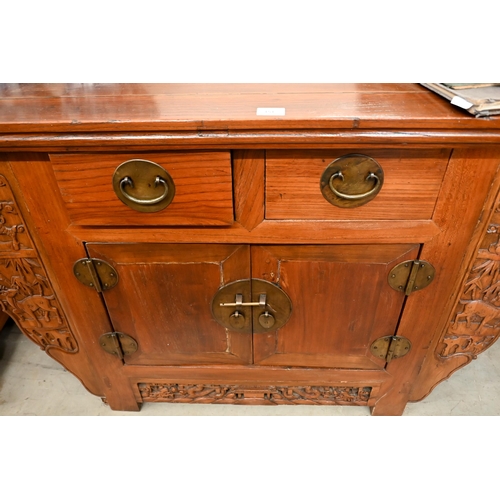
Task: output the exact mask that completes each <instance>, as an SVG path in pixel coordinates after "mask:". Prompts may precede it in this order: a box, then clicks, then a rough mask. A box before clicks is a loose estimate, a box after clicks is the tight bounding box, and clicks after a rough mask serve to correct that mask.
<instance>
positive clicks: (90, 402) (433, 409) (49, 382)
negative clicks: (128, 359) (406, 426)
mask: <svg viewBox="0 0 500 500" xmlns="http://www.w3.org/2000/svg"><path fill="white" fill-rule="evenodd" d="M0 415H14V416H15V415H127V416H143V415H167V416H168V415H178V416H179V415H200V416H202V415H219V416H222V415H234V416H237V415H246V416H251V415H268V416H271V415H275V416H279V415H306V416H307V415H310V416H313V415H318V416H319V415H323V416H329V415H330V416H335V415H346V416H347V415H351V416H356V415H357V416H367V415H369V410H368V408H366V407H355V406H337V407H336V406H323V407H317V406H278V407H268V406H235V405H188V404H168V403H145V404H144V405H143V406H142V409H141V411H140V412H115V411H112V410H110V409H109V407H108V406H106V405H105V404H104V403H103V402H102V401H101V400H100V398H98V397H96V396H93V395H92V394H90V393H88V392H87V391H86V390H85V389H84V387H83V386H82V385H81V384H80V382H79V381H78V380H77V379H76V378H75V377H74V376H73V375H71V374H70V373H69V372H67V371H66V370H65V369H64V368H63V367H62V366H61V365H59V363H57V362H56V361H54V360H53V359H52V358H49V357H48V356H47V355H46V354H45V353H44V352H43V351H42V350H40V349H39V348H38V347H37V346H36V345H35V344H33V343H32V342H31V341H29V340H28V339H27V338H26V337H25V336H24V335H22V334H21V332H20V331H19V330H18V328H17V327H16V326H15V325H14V324H12V323H8V324H7V326H6V327H5V328H4V330H3V331H2V332H1V334H0ZM404 415H407V416H424V415H471V416H474V415H476V416H481V415H500V343H497V344H496V345H494V346H493V347H491V348H490V349H489V350H487V351H486V352H485V353H483V354H481V355H480V356H479V358H478V360H476V361H474V362H472V363H471V364H469V365H468V366H466V367H465V368H463V369H462V370H459V371H458V372H457V373H455V374H454V375H453V376H452V377H451V378H450V379H449V380H447V381H444V382H443V383H441V384H440V385H439V386H438V387H437V388H436V389H435V390H434V392H433V393H431V394H430V396H428V397H427V398H426V399H425V400H423V401H422V402H420V403H410V404H408V406H407V408H406V410H405V413H404Z"/></svg>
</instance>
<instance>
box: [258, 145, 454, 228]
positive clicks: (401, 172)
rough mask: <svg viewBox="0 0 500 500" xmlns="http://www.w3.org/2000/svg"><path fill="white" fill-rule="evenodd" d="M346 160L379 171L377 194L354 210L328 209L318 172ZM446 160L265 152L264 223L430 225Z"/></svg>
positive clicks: (444, 155) (392, 153) (431, 155)
mask: <svg viewBox="0 0 500 500" xmlns="http://www.w3.org/2000/svg"><path fill="white" fill-rule="evenodd" d="M346 154H363V155H366V156H369V157H371V158H373V159H374V160H376V161H377V162H378V163H379V165H380V166H381V167H382V169H383V171H384V185H383V187H382V189H381V190H380V192H379V193H378V194H377V196H376V197H375V198H374V199H373V200H371V201H370V202H368V203H366V204H365V205H363V206H361V207H357V208H339V207H336V206H334V205H331V204H330V203H329V202H328V201H327V200H326V199H325V198H324V197H323V195H322V193H321V190H320V179H321V175H322V173H323V171H324V170H325V169H326V168H327V167H328V165H330V163H331V162H333V161H334V160H336V159H337V158H339V157H341V156H344V155H346ZM449 155H450V151H449V150H447V149H439V150H412V151H407V150H403V151H401V150H380V151H371V150H365V149H361V148H360V149H356V150H333V151H332V150H330V151H325V150H323V151H321V150H319V151H295V150H294V151H281V150H269V151H267V152H266V219H292V220H293V219H296V220H300V219H308V220H335V219H336V220H356V219H357V220H363V219H381V220H394V219H404V220H412V219H430V218H431V217H432V213H433V211H434V206H435V204H436V199H437V197H438V193H439V189H440V187H441V181H442V178H443V175H444V172H445V170H446V166H447V163H448V158H449ZM370 187H371V186H370V185H369V186H368V189H369V188H370Z"/></svg>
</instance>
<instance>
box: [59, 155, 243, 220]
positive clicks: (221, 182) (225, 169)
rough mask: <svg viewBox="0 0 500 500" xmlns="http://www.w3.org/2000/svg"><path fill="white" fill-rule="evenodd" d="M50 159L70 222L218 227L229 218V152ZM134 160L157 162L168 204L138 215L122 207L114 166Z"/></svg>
mask: <svg viewBox="0 0 500 500" xmlns="http://www.w3.org/2000/svg"><path fill="white" fill-rule="evenodd" d="M50 159H51V162H52V165H53V168H54V173H55V176H56V179H57V183H58V185H59V189H60V191H61V194H62V197H63V199H64V201H65V204H66V208H67V210H68V213H69V217H70V219H71V221H72V222H73V224H78V225H88V226H100V225H113V226H183V225H185V226H224V225H229V224H231V223H232V222H233V199H232V198H233V197H232V179H231V155H230V153H229V152H196V153H183V152H173V153H170V152H169V153H148V154H141V153H138V154H135V153H132V154H130V153H129V154H53V155H50ZM137 159H141V160H146V163H147V162H154V163H156V164H158V165H160V166H161V167H162V168H163V169H165V170H166V171H167V172H168V174H169V175H170V177H171V179H172V181H173V183H174V185H175V195H174V197H173V199H172V201H171V203H170V204H169V205H168V206H167V207H166V208H164V209H162V210H160V211H158V212H148V213H144V212H140V211H138V210H136V209H134V208H131V207H129V206H127V205H125V204H124V203H123V202H122V201H120V199H119V198H118V196H117V194H116V193H115V191H114V189H113V174H114V172H115V170H116V168H117V167H118V166H119V165H121V164H122V163H124V162H126V161H129V160H137ZM146 163H145V164H146ZM137 182H138V181H137ZM153 182H154V178H152V179H151V183H153ZM125 187H126V188H127V189H128V187H127V186H125Z"/></svg>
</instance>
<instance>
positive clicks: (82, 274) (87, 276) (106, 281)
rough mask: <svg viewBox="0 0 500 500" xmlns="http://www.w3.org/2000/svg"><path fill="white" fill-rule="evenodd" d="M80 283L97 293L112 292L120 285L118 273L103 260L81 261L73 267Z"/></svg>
mask: <svg viewBox="0 0 500 500" xmlns="http://www.w3.org/2000/svg"><path fill="white" fill-rule="evenodd" d="M73 274H74V275H75V276H76V278H77V279H78V281H80V282H81V283H83V284H84V285H86V286H88V287H90V288H93V289H94V290H96V291H97V292H102V291H103V290H110V289H111V288H113V287H114V286H116V284H117V283H118V273H117V272H116V269H115V268H114V267H113V266H112V265H111V264H109V263H108V262H106V261H104V260H101V259H79V260H77V261H76V262H75V264H74V265H73Z"/></svg>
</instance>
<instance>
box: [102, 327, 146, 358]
mask: <svg viewBox="0 0 500 500" xmlns="http://www.w3.org/2000/svg"><path fill="white" fill-rule="evenodd" d="M99 344H100V346H101V347H102V348H103V349H104V350H105V351H106V352H107V353H109V354H112V355H113V356H117V357H119V358H120V359H123V357H124V356H130V354H134V352H135V351H137V348H138V345H137V341H136V340H135V339H134V338H132V337H131V336H130V335H127V334H126V333H121V332H109V333H104V334H103V335H101V336H100V337H99Z"/></svg>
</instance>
